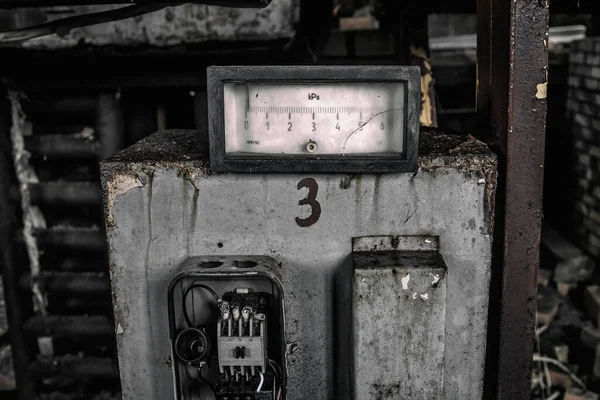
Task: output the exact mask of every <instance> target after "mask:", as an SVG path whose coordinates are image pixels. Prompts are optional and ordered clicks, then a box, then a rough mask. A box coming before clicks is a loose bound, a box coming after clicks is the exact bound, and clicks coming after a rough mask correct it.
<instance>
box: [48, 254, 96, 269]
mask: <svg viewBox="0 0 600 400" xmlns="http://www.w3.org/2000/svg"><path fill="white" fill-rule="evenodd" d="M46 265H48V266H49V267H50V268H51V269H52V270H54V271H107V270H108V267H107V266H106V261H105V260H104V258H98V257H96V258H94V257H91V256H89V257H85V256H84V257H70V258H65V259H64V260H61V261H59V262H56V263H55V264H54V265H52V264H50V263H48V264H46Z"/></svg>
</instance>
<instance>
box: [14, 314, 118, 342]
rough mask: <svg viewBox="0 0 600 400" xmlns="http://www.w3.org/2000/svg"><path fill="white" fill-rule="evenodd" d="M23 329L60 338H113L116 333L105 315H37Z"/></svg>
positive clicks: (26, 322)
mask: <svg viewBox="0 0 600 400" xmlns="http://www.w3.org/2000/svg"><path fill="white" fill-rule="evenodd" d="M23 329H24V330H25V331H26V332H27V333H28V334H31V335H34V336H51V337H53V338H55V339H60V338H73V337H76V338H81V337H85V339H93V338H99V337H103V338H112V336H113V335H114V331H113V325H112V322H111V320H110V319H109V318H108V317H105V316H99V315H94V316H88V317H84V316H59V315H49V316H46V317H43V316H41V315H36V316H34V317H31V318H29V319H28V320H27V321H25V323H24V324H23Z"/></svg>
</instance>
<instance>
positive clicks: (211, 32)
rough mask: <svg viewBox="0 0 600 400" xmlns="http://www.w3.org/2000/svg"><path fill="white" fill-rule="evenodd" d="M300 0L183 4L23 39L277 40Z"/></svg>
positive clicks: (75, 10)
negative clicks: (250, 5)
mask: <svg viewBox="0 0 600 400" xmlns="http://www.w3.org/2000/svg"><path fill="white" fill-rule="evenodd" d="M124 6H127V5H118V6H72V7H53V8H49V9H36V10H34V11H32V10H30V9H17V10H7V11H0V21H2V20H3V21H6V22H8V21H10V20H12V21H13V26H14V27H23V26H28V25H32V24H39V23H42V22H45V21H51V20H54V19H57V18H60V17H67V16H68V17H71V16H73V15H77V14H84V13H90V12H98V11H105V10H109V9H114V8H119V7H124ZM298 18H299V1H297V0H277V1H273V2H272V3H271V4H270V5H269V6H267V7H265V8H264V9H260V10H257V9H236V8H225V7H216V6H204V5H197V4H184V5H181V6H176V7H167V8H165V9H162V10H159V11H156V12H153V13H149V14H145V15H141V16H138V17H135V18H128V19H124V20H121V21H114V22H108V23H104V24H97V25H91V26H87V27H82V28H77V29H73V30H72V31H71V32H70V33H69V34H67V35H64V36H58V35H49V36H45V37H41V38H36V39H31V40H29V41H27V42H24V43H23V44H22V46H23V47H26V48H35V49H59V48H69V47H75V46H78V45H82V44H87V45H93V46H109V45H111V46H139V45H146V46H155V47H166V46H177V45H182V44H193V43H201V42H206V41H210V40H217V41H218V40H223V41H232V40H275V39H285V38H291V37H293V35H294V33H295V29H294V24H295V23H296V22H297V21H298Z"/></svg>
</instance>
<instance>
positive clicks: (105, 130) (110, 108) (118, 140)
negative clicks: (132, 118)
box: [96, 93, 125, 160]
mask: <svg viewBox="0 0 600 400" xmlns="http://www.w3.org/2000/svg"><path fill="white" fill-rule="evenodd" d="M96 131H97V132H98V139H99V140H100V159H101V160H104V159H105V158H108V157H110V156H111V155H113V154H114V153H116V152H117V151H119V150H121V149H122V148H123V142H124V140H125V137H124V134H123V116H122V113H121V106H120V104H119V100H117V98H116V95H115V93H102V94H99V95H98V97H97V99H96Z"/></svg>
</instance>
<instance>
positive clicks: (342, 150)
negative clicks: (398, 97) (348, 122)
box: [341, 108, 404, 155]
mask: <svg viewBox="0 0 600 400" xmlns="http://www.w3.org/2000/svg"><path fill="white" fill-rule="evenodd" d="M403 110H404V109H403V108H388V109H387V110H383V111H380V112H378V113H376V114H373V115H372V116H371V117H370V118H369V119H368V120H367V121H366V122H365V123H364V124H362V125H361V126H359V127H358V128H356V129H355V130H353V131H352V132H350V134H349V135H348V136H346V140H344V145H343V146H342V149H341V153H342V155H345V152H346V144H347V143H348V140H350V138H351V137H352V136H354V135H355V134H356V133H357V132H358V131H360V130H361V129H363V128H364V127H365V126H367V124H368V123H369V122H371V121H372V120H373V119H374V118H375V117H377V116H379V115H382V114H385V113H389V112H396V111H403Z"/></svg>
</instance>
